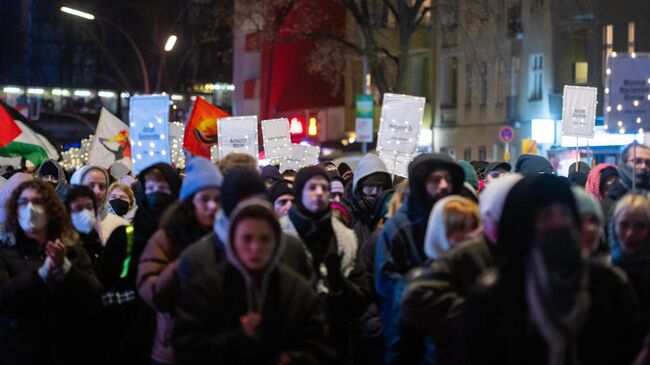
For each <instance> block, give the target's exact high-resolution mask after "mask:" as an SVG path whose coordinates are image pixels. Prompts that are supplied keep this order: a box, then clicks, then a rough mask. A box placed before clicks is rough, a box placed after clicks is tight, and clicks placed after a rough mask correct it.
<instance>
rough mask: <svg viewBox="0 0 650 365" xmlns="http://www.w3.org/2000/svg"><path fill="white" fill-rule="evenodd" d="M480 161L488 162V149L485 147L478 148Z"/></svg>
mask: <svg viewBox="0 0 650 365" xmlns="http://www.w3.org/2000/svg"><path fill="white" fill-rule="evenodd" d="M478 160H479V161H486V160H487V148H485V146H478Z"/></svg>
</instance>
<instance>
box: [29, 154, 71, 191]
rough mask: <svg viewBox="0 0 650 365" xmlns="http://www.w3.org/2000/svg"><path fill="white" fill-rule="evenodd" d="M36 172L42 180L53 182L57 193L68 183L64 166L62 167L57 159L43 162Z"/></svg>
mask: <svg viewBox="0 0 650 365" xmlns="http://www.w3.org/2000/svg"><path fill="white" fill-rule="evenodd" d="M36 173H37V175H38V178H39V179H40V180H43V181H45V182H47V183H50V184H52V187H53V188H54V190H56V192H57V193H58V192H60V190H61V188H62V187H63V186H65V185H66V183H67V182H66V180H65V172H64V171H63V167H61V165H59V163H58V162H56V160H47V161H45V162H43V163H42V164H41V166H40V167H39V168H38V171H36Z"/></svg>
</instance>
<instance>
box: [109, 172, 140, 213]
mask: <svg viewBox="0 0 650 365" xmlns="http://www.w3.org/2000/svg"><path fill="white" fill-rule="evenodd" d="M108 205H109V208H110V210H111V212H112V213H113V214H115V215H117V216H118V217H122V218H124V219H126V220H127V221H128V222H131V221H133V217H134V216H135V212H136V210H137V209H138V206H137V205H136V204H135V194H134V193H133V190H132V189H131V188H130V187H129V186H128V185H126V184H122V183H121V182H118V181H116V182H114V183H112V184H111V186H109V187H108Z"/></svg>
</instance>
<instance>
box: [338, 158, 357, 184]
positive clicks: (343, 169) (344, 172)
mask: <svg viewBox="0 0 650 365" xmlns="http://www.w3.org/2000/svg"><path fill="white" fill-rule="evenodd" d="M338 170H339V175H340V176H341V179H342V180H343V185H345V186H347V185H348V184H349V183H351V182H352V181H353V179H354V172H353V171H352V168H351V167H350V165H348V164H347V163H345V162H341V163H340V164H339V167H338Z"/></svg>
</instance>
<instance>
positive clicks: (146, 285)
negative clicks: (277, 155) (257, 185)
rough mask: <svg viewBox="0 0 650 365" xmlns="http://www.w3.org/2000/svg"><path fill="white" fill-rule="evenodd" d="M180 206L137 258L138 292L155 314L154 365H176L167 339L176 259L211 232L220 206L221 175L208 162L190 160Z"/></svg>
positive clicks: (172, 210)
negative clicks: (138, 259) (138, 258)
mask: <svg viewBox="0 0 650 365" xmlns="http://www.w3.org/2000/svg"><path fill="white" fill-rule="evenodd" d="M186 172H187V174H186V175H185V179H184V180H183V184H182V185H181V189H180V193H179V201H178V202H177V203H174V204H173V205H172V206H170V207H169V208H168V209H167V211H166V212H165V214H164V215H163V218H162V221H161V225H160V228H159V229H158V231H156V232H155V233H154V234H153V236H152V237H151V239H149V242H148V243H147V246H146V247H145V249H144V252H143V253H142V256H141V257H140V265H139V266H138V277H137V288H138V293H139V294H140V296H141V297H142V299H143V300H144V301H145V302H146V303H147V304H148V305H149V306H150V307H151V308H152V309H154V310H155V311H156V322H157V325H156V335H155V338H154V345H153V349H152V352H151V359H152V363H154V364H175V363H176V359H175V356H174V351H173V349H172V347H171V343H170V341H169V339H170V338H171V331H172V329H173V327H174V317H173V316H172V314H171V312H172V310H173V307H174V304H175V302H176V299H177V296H178V293H179V289H180V280H179V278H178V275H177V273H176V272H177V268H178V262H179V257H180V255H181V253H182V251H183V250H184V249H185V248H186V247H188V246H189V245H190V244H192V243H194V242H195V241H197V240H199V239H200V238H201V237H203V236H205V235H206V234H208V233H210V231H211V230H212V226H213V225H214V220H215V215H216V213H217V210H218V209H219V207H220V205H221V199H220V197H221V185H222V182H223V175H222V174H221V171H219V168H218V167H216V166H215V165H213V164H212V163H211V162H210V161H209V160H208V159H206V158H203V157H194V158H193V159H192V160H190V162H189V163H188V165H187V169H186Z"/></svg>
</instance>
